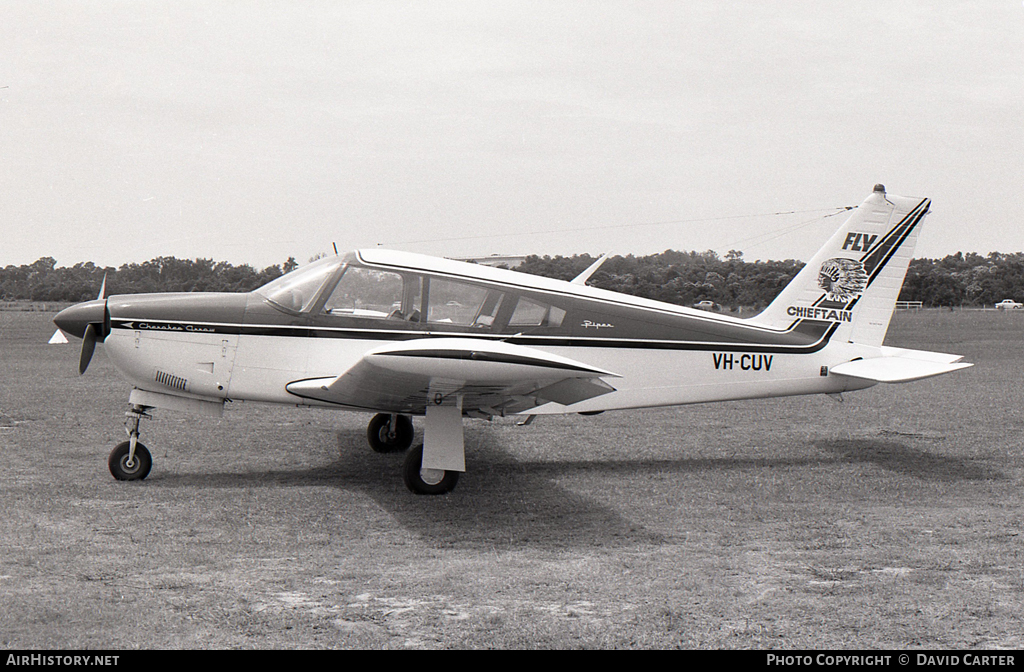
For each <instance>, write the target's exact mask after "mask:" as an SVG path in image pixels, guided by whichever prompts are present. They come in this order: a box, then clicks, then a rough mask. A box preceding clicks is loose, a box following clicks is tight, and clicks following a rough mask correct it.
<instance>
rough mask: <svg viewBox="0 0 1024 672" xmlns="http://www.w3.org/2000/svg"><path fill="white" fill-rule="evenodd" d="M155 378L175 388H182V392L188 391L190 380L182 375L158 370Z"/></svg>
mask: <svg viewBox="0 0 1024 672" xmlns="http://www.w3.org/2000/svg"><path fill="white" fill-rule="evenodd" d="M153 380H155V381H156V382H158V383H160V384H161V385H164V386H166V387H170V388H173V389H175V390H181V391H182V392H186V391H187V389H186V388H188V380H186V379H185V378H182V377H180V376H175V375H172V374H170V373H164V372H163V371H157V372H156V376H154V377H153Z"/></svg>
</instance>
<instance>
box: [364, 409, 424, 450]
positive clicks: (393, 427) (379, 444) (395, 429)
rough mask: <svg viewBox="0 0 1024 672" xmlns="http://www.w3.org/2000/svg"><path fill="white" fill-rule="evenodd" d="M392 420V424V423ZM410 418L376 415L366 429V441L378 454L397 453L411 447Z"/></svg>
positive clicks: (411, 430)
mask: <svg viewBox="0 0 1024 672" xmlns="http://www.w3.org/2000/svg"><path fill="white" fill-rule="evenodd" d="M392 420H393V421H394V422H392ZM412 438H413V428H412V418H410V417H409V416H407V415H397V414H394V415H393V414H391V413H378V414H377V415H375V416H373V419H372V420H370V424H369V425H368V426H367V427H366V440H367V441H369V443H370V448H373V450H374V451H375V452H378V453H397V452H401V451H403V450H408V449H409V446H411V445H412Z"/></svg>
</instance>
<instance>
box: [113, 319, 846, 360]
mask: <svg viewBox="0 0 1024 672" xmlns="http://www.w3.org/2000/svg"><path fill="white" fill-rule="evenodd" d="M803 322H808V323H811V324H814V325H815V326H819V325H820V326H826V323H814V322H813V321H807V320H798V321H797V325H798V324H800V323H803ZM837 327H838V324H837V323H831V324H827V328H826V329H824V331H823V333H822V334H821V335H820V336H819V337H818V338H817V339H816V340H815V341H812V342H810V343H805V344H799V345H784V344H769V343H756V342H717V341H707V342H705V341H671V340H645V339H617V338H587V337H577V336H530V335H514V336H510V335H502V334H480V333H458V332H441V331H430V332H426V331H403V330H378V329H346V328H327V327H318V326H277V325H246V324H228V323H190V322H171V321H159V320H148V321H142V320H123V319H113V320H111V328H112V329H115V330H117V329H120V330H127V331H153V332H159V333H175V334H183V335H184V334H224V335H236V336H241V335H245V336H268V337H277V338H338V339H352V340H377V341H408V340H413V339H421V338H476V339H480V340H485V341H504V342H506V343H513V344H517V345H535V346H536V345H541V346H556V347H573V348H625V349H638V350H696V351H711V350H715V351H725V352H764V353H780V354H781V353H811V352H817V351H818V350H821V349H822V348H823V347H825V345H827V344H828V341H829V339H830V338H831V336H832V334H833V333H834V332H835V330H836V328H837Z"/></svg>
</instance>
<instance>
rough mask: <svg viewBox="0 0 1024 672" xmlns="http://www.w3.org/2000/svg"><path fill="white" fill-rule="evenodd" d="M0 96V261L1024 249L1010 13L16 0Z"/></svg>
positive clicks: (1021, 106)
mask: <svg viewBox="0 0 1024 672" xmlns="http://www.w3.org/2000/svg"><path fill="white" fill-rule="evenodd" d="M0 87H3V88H0V157H2V161H0V218H2V219H0V222H2V224H0V226H2V231H3V237H2V243H0V265H7V264H16V265H18V264H25V263H31V262H32V261H35V260H36V259H38V258H39V257H43V256H52V257H54V258H56V259H57V262H58V265H60V266H70V265H73V264H75V263H78V262H82V261H94V262H96V263H97V264H100V265H111V266H119V265H121V264H123V263H127V262H142V261H146V260H148V259H152V258H154V257H157V256H165V255H166V256H176V257H180V258H195V257H204V258H213V259H215V260H225V261H230V262H231V263H235V264H241V263H249V264H252V265H253V266H256V267H258V268H262V267H264V266H267V265H270V264H277V263H281V262H283V261H284V260H285V259H287V258H288V257H289V256H294V257H296V258H297V259H298V260H299V261H300V262H303V263H305V262H306V261H308V259H309V258H310V257H311V256H312V255H314V254H316V253H318V252H328V251H331V249H332V248H331V246H332V244H337V247H338V249H339V251H341V250H348V249H352V248H357V247H372V246H377V245H382V246H385V247H392V248H397V249H403V250H410V251H415V252H422V253H426V254H438V255H445V256H473V255H488V254H492V253H504V254H524V253H537V254H565V255H570V254H575V253H584V252H588V253H591V254H599V253H603V252H611V253H614V254H628V253H632V254H650V253H653V252H660V251H662V250H665V249H669V248H671V249H679V250H700V251H703V250H707V249H713V250H716V251H718V252H719V253H720V254H723V255H724V254H725V253H726V252H728V251H729V250H731V249H738V250H741V251H743V252H744V256H745V258H746V259H748V260H754V259H786V258H798V259H806V258H808V257H809V256H810V255H811V254H812V253H813V252H814V251H815V250H816V249H817V248H818V247H819V246H820V245H821V244H822V243H823V242H824V240H825V239H826V238H827V237H828V235H829V234H831V232H832V231H833V230H834V229H835V228H836V227H838V225H839V224H840V223H841V219H840V218H839V217H835V216H833V217H829V218H823V217H824V216H825V215H828V214H829V213H831V212H835V208H838V207H843V206H849V205H856V204H858V203H860V202H861V201H862V200H863V199H864V198H865V197H866V196H868V194H869V193H870V192H871V188H872V186H873V185H874V184H875V183H878V182H880V183H883V184H885V185H886V187H887V188H888V190H889V191H890V193H894V194H899V195H903V196H928V197H931V198H932V199H933V205H932V213H933V214H932V215H931V216H930V217H929V218H928V220H927V221H926V226H925V229H924V231H923V232H922V235H921V240H920V242H919V246H918V250H917V254H916V256H919V257H941V256H945V255H946V254H950V253H953V252H956V251H958V250H962V251H965V252H967V251H976V252H980V253H982V254H987V253H988V252H990V251H1000V252H1018V251H1021V250H1024V180H1022V174H1024V155H1022V152H1024V4H1022V2H1021V0H1012V1H999V0H991V1H989V2H973V3H972V2H955V1H953V0H942V1H934V2H926V1H923V0H920V1H918V0H907V1H900V0H884V1H883V0H878V1H870V2H868V1H865V2H857V1H856V0H851V1H847V2H825V1H819V2H797V1H792V0H787V1H785V2H780V3H766V2H763V1H761V0H757V1H749V2H748V1H744V0H730V1H729V2H721V1H720V0H709V1H707V2H703V1H697V0H672V1H668V2H658V1H654V0H645V1H643V2H626V1H617V2H599V1H592V0H587V1H583V0H573V1H571V2H559V1H556V0H541V1H539V2H497V1H495V0H488V1H487V2H479V1H475V2H450V1H448V2H419V1H417V2H382V1H381V0H372V1H371V2H346V1H343V0H326V1H323V2H319V1H287V2H283V1H276V0H275V1H269V0H268V1H265V2H257V1H246V2H233V1H228V0H204V1H201V2H200V1H185V0H174V1H167V2H157V1H155V0H154V1H146V0H123V1H113V0H94V1H80V0H75V1H66V2H58V1H47V0H39V1H33V2H26V1H25V0H0ZM794 211H795V213H796V214H791V215H774V216H773V215H772V213H777V212H794ZM755 215H756V216H755Z"/></svg>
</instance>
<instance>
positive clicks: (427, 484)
mask: <svg viewBox="0 0 1024 672" xmlns="http://www.w3.org/2000/svg"><path fill="white" fill-rule="evenodd" d="M402 478H403V479H404V480H405V485H406V487H407V488H409V489H410V490H412V491H413V492H415V493H416V494H417V495H443V494H445V493H448V492H451V491H452V490H454V489H455V484H456V483H458V482H459V472H457V471H446V470H444V469H424V468H423V444H422V443H421V444H420V445H418V446H416V447H415V448H413V449H412V450H410V451H409V453H408V454H407V455H406V456H405V464H403V465H402Z"/></svg>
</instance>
